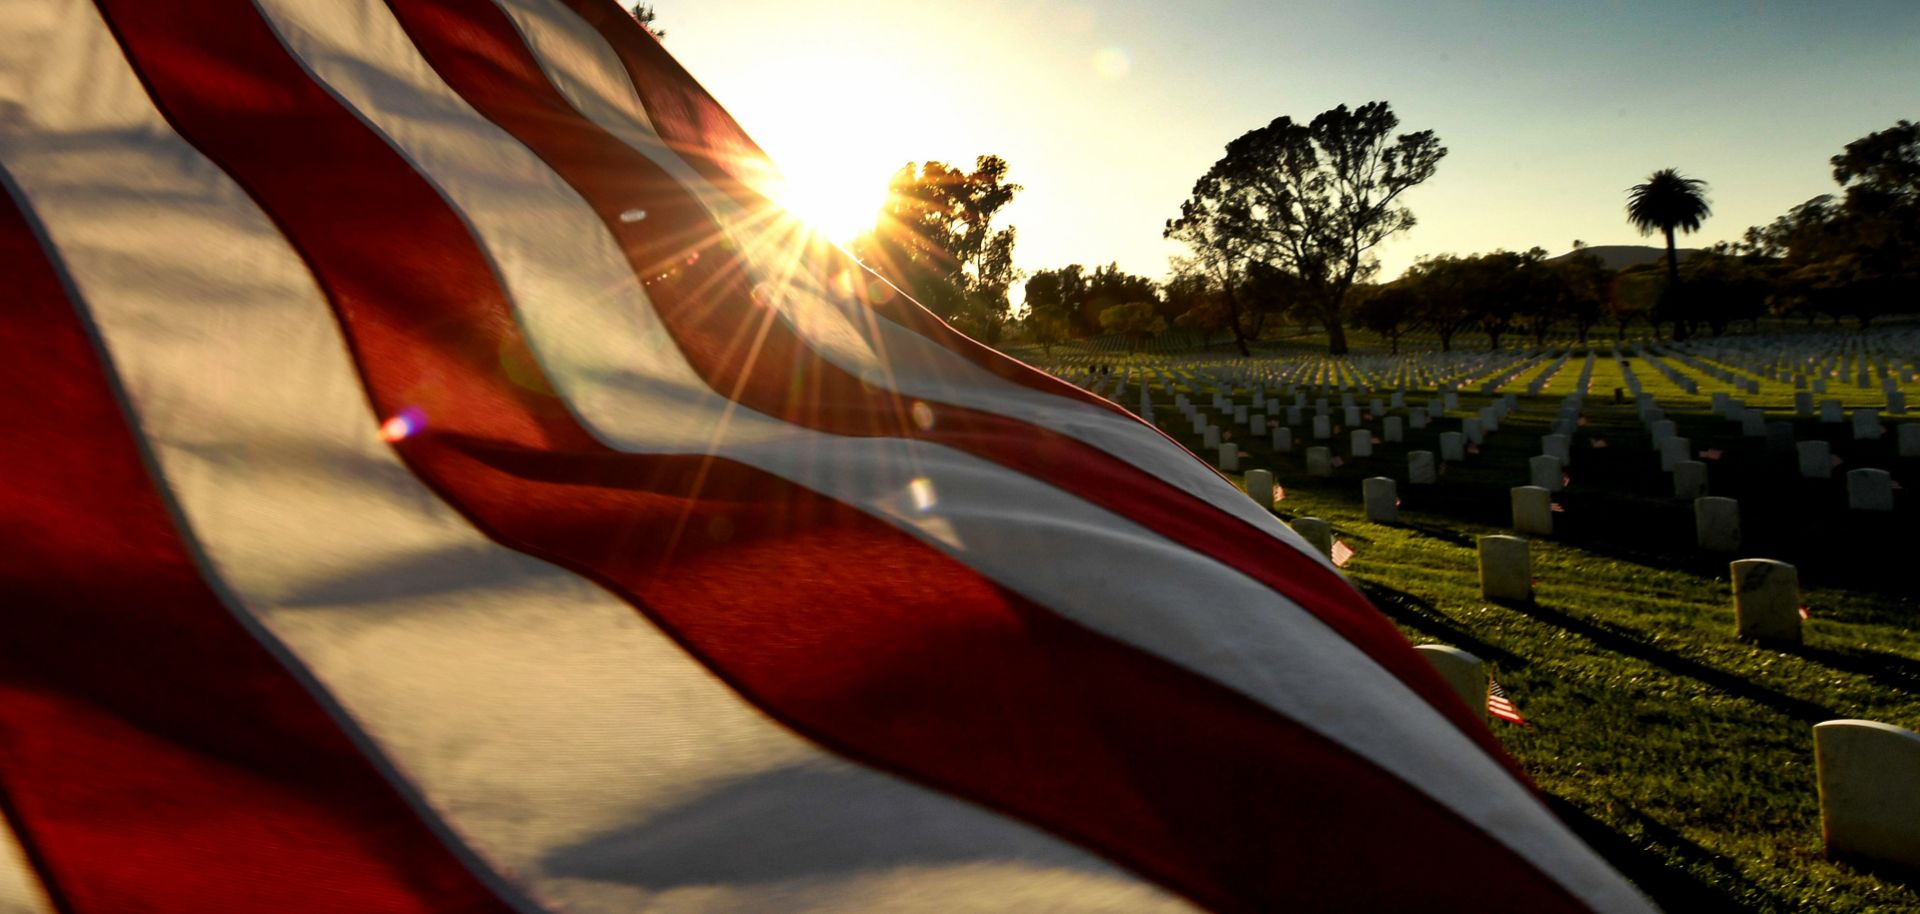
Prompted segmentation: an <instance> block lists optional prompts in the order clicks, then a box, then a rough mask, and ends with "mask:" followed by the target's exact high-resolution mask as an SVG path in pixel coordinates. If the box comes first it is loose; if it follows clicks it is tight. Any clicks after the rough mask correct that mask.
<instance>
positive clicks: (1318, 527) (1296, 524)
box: [1292, 517, 1333, 555]
mask: <svg viewBox="0 0 1920 914" xmlns="http://www.w3.org/2000/svg"><path fill="white" fill-rule="evenodd" d="M1292 526H1293V532H1295V533H1298V534H1300V538H1301V539H1303V540H1306V541H1307V545H1309V546H1312V547H1313V548H1314V549H1317V550H1319V552H1320V554H1321V555H1332V554H1333V525H1332V524H1329V523H1327V522H1326V521H1324V520H1321V519H1320V518H1317V517H1296V518H1294V519H1293V525H1292Z"/></svg>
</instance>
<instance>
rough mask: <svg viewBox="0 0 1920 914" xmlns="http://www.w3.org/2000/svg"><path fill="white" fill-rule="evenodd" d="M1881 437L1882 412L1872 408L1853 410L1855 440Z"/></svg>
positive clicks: (1876, 439) (1874, 439) (1870, 439)
mask: <svg viewBox="0 0 1920 914" xmlns="http://www.w3.org/2000/svg"><path fill="white" fill-rule="evenodd" d="M1879 439H1880V413H1879V411H1877V410H1872V409H1856V410H1854V411H1853V440H1855V441H1878V440H1879Z"/></svg>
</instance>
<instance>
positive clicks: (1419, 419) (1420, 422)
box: [1407, 406, 1427, 429]
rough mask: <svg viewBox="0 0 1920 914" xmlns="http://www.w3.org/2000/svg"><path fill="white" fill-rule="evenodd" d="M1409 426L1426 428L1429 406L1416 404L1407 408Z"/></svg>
mask: <svg viewBox="0 0 1920 914" xmlns="http://www.w3.org/2000/svg"><path fill="white" fill-rule="evenodd" d="M1407 427H1408V428H1412V429H1422V428H1426V427H1427V408H1426V407H1424V406H1416V407H1414V408H1412V409H1410V410H1407Z"/></svg>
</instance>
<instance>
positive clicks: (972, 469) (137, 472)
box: [0, 0, 1648, 914]
mask: <svg viewBox="0 0 1920 914" xmlns="http://www.w3.org/2000/svg"><path fill="white" fill-rule="evenodd" d="M14 7H17V8H9V10H8V14H7V15H6V16H0V112H4V115H3V116H0V263H4V264H6V269H7V278H6V283H7V289H6V293H5V295H6V298H5V305H4V307H3V308H0V379H3V381H4V383H3V384H0V389H3V390H5V391H7V394H6V395H5V396H4V397H0V427H3V428H5V429H6V432H7V433H6V435H5V436H4V438H0V498H3V499H4V503H5V504H6V506H7V516H8V517H9V518H10V519H15V520H17V521H19V522H17V523H14V524H12V525H10V526H9V527H8V528H7V529H8V531H9V535H8V537H7V541H6V542H5V543H4V544H3V545H4V548H0V593H5V595H6V598H5V600H4V601H0V797H4V798H5V800H6V802H5V803H4V805H3V807H0V808H3V809H4V812H3V813H0V909H4V910H7V911H8V912H9V914H14V912H30V914H45V912H52V911H60V912H65V914H117V912H127V911H142V912H159V914H173V912H209V911H212V912H239V911H273V912H291V914H305V912H318V911H355V912H371V914H400V912H429V911H461V912H472V914H481V912H484V914H506V912H514V914H547V912H559V911H567V912H575V914H615V912H625V911H632V910H635V909H639V908H645V907H653V906H665V907H673V908H675V909H679V910H707V911H732V910H797V909H802V908H804V909H806V910H810V911H821V912H834V911H839V912H854V911H869V910H881V909H885V910H890V911H908V912H933V911H947V910H957V909H968V910H1004V909H1009V908H1020V909H1034V910H1038V909H1047V910H1060V911H1069V912H1071V911H1092V910H1096V909H1097V910H1113V909H1125V910H1138V911H1175V910H1191V909H1193V908H1194V907H1196V906H1197V907H1199V908H1202V909H1209V910H1217V911H1251V910H1281V909H1296V908H1297V909H1322V910H1358V909H1374V910H1381V909H1395V908H1402V907H1407V906H1409V905H1412V904H1415V903H1418V904H1421V905H1424V906H1437V907H1441V908H1454V909H1466V908H1473V909H1476V910H1482V909H1489V908H1491V909H1505V910H1511V911H1576V910H1603V911H1643V910H1647V909H1648V908H1647V906H1646V904H1645V902H1644V901H1643V900H1642V899H1641V898H1640V897H1639V896H1638V894H1637V893H1636V892H1635V891H1634V889H1633V888H1632V887H1631V886H1630V885H1628V884H1627V883H1626V882H1625V881H1624V880H1622V879H1621V878H1620V877H1619V876H1618V875H1617V874H1615V873H1613V872H1612V870H1611V869H1610V868H1609V867H1608V866H1607V865H1606V864H1605V863H1604V862H1602V861H1601V860H1600V859H1599V858H1598V857H1597V856H1595V855H1594V854H1592V853H1591V852H1590V851H1588V850H1587V849H1586V848H1585V847H1584V846H1582V845H1581V844H1580V843H1579V842H1578V841H1577V839H1575V838H1574V837H1573V836H1572V835H1571V834H1570V833H1569V832H1568V831H1567V830H1566V829H1565V828H1564V827H1563V826H1562V825H1561V824H1560V823H1559V822H1557V821H1556V820H1555V819H1554V818H1553V817H1552V815H1551V814H1550V813H1548V812H1547V811H1546V808H1545V807H1544V805H1543V804H1541V803H1540V802H1539V800H1538V798H1537V797H1536V796H1535V795H1534V794H1533V793H1532V791H1531V790H1530V789H1529V787H1528V786H1527V784H1526V783H1525V780H1524V778H1523V777H1522V776H1521V775H1520V773H1519V772H1518V769H1517V768H1516V767H1515V766H1514V764H1513V762H1512V761H1511V759H1510V758H1509V757H1508V756H1507V755H1506V754H1505V753H1504V752H1503V751H1502V750H1501V749H1500V747H1499V746H1498V744H1497V743H1496V741H1495V740H1494V739H1493V738H1492V736H1491V734H1490V733H1489V732H1488V731H1487V728H1486V727H1485V726H1484V725H1483V724H1482V723H1481V722H1480V721H1478V720H1475V719H1474V717H1475V715H1472V714H1470V713H1468V711H1467V709H1465V708H1462V707H1460V706H1459V702H1458V701H1456V700H1455V699H1454V698H1452V697H1451V693H1450V692H1449V691H1448V688H1447V686H1446V684H1445V683H1444V682H1443V681H1442V680H1441V679H1440V678H1439V676H1438V675H1437V674H1436V673H1434V671H1433V670H1432V669H1431V668H1429V667H1428V666H1427V665H1426V663H1425V662H1424V661H1423V660H1421V659H1420V658H1419V657H1418V656H1417V655H1416V654H1415V653H1414V652H1413V651H1412V650H1411V649H1410V648H1409V647H1408V645H1407V644H1406V641H1405V639H1404V638H1403V637H1402V636H1401V635H1400V634H1399V632H1398V631H1397V630H1396V629H1395V628H1394V627H1393V625H1392V624H1391V623H1390V622H1389V621H1388V620H1386V619H1385V618H1384V617H1382V616H1381V615H1380V614H1379V613H1378V612H1376V611H1375V610H1374V609H1373V608H1372V607H1371V606H1369V605H1368V604H1367V602H1366V601H1365V599H1364V598H1363V597H1361V596H1360V594H1359V593H1358V592H1357V591H1355V590H1354V589H1353V588H1352V587H1351V586H1350V585H1349V584H1348V583H1347V582H1346V581H1345V580H1344V579H1342V578H1341V577H1340V576H1339V575H1338V574H1336V573H1335V572H1334V571H1333V570H1332V569H1330V568H1328V567H1327V566H1326V564H1325V563H1324V562H1323V561H1322V560H1321V559H1320V557H1318V556H1316V555H1314V554H1312V552H1311V548H1312V547H1310V546H1308V545H1307V544H1306V543H1305V542H1304V541H1303V540H1302V539H1300V538H1299V537H1298V536H1296V535H1295V534H1293V533H1292V532H1291V531H1290V530H1288V529H1287V528H1286V527H1285V526H1284V525H1282V524H1281V523H1280V522H1279V521H1278V520H1277V519H1276V518H1274V517H1272V516H1271V514H1270V513H1269V512H1266V511H1264V510H1262V509H1261V508H1260V507H1259V506H1258V505H1256V504H1255V503H1254V502H1253V500H1252V499H1249V498H1247V497H1245V495H1243V494H1241V493H1239V492H1238V491H1237V490H1236V489H1234V488H1233V486H1232V485H1231V484H1230V483H1228V482H1226V481H1225V480H1224V479H1223V478H1221V477H1220V475H1219V474H1217V473H1215V472H1214V471H1213V470H1211V469H1210V468H1209V467H1208V466H1206V465H1205V464H1204V463H1203V462H1201V461H1199V460H1196V459H1195V458H1194V456H1193V455H1192V454H1190V453H1188V452H1187V451H1186V450H1184V449H1183V448H1181V447H1180V446H1179V445H1178V444H1176V443H1174V442H1173V441H1172V440H1170V439H1168V438H1166V437H1165V436H1163V435H1161V434H1160V433H1159V432H1157V431H1155V430H1154V429H1153V428H1151V427H1150V426H1147V425H1145V424H1143V423H1141V422H1139V421H1138V420H1137V419H1135V418H1133V417H1132V416H1130V415H1128V414H1127V413H1126V412H1125V411H1124V410H1122V409H1120V408H1119V407H1116V406H1114V405H1112V404H1110V403H1107V402H1105V401H1102V400H1100V399H1098V398H1096V397H1093V396H1090V395H1088V394H1086V393H1085V392H1084V391H1080V390H1079V389H1078V388H1075V387H1074V386H1072V385H1071V384H1068V383H1065V382H1062V381H1058V380H1055V379H1053V378H1050V377H1048V376H1046V375H1044V374H1042V373H1040V372H1037V371H1034V370H1032V369H1030V368H1028V367H1026V366H1024V365H1022V364H1020V363H1018V362H1015V361H1013V360H1011V359H1008V358H1005V357H1003V356H1001V355H1000V354H998V353H996V352H994V351H992V350H989V349H987V348H985V347H983V346H981V345H979V344H977V343H975V342H973V341H972V340H969V339H967V338H965V337H963V336H961V335H960V334H958V333H957V332H955V331H954V330H953V329H951V328H950V327H948V326H947V325H945V324H944V323H942V322H941V321H939V320H937V319H935V318H934V317H933V316H932V315H931V314H930V313H929V312H927V311H925V310H923V309H922V308H920V307H919V306H918V305H917V304H915V303H914V302H913V301H911V300H909V299H908V298H907V297H906V296H904V295H902V294H900V293H899V292H898V291H897V290H896V289H895V288H894V287H893V286H891V285H889V284H888V283H887V282H885V281H884V280H882V279H881V278H879V277H878V276H875V275H873V274H871V273H869V272H867V271H866V270H865V269H864V268H863V267H862V266H861V265H860V264H858V263H855V262H853V261H852V260H850V259H849V258H847V257H846V256H845V255H844V254H842V253H841V252H839V251H838V250H837V249H836V248H834V247H833V246H831V245H828V244H826V243H824V242H822V241H821V240H820V239H819V238H817V237H816V236H814V235H813V234H812V233H811V232H810V231H809V230H808V229H806V228H805V227H804V226H803V225H802V224H800V223H799V222H798V221H796V220H794V219H792V218H791V217H789V216H787V215H786V214H785V213H784V212H782V211H780V210H779V209H778V208H777V207H774V206H772V205H770V204H769V203H768V201H767V199H766V198H765V197H764V196H763V195H762V194H761V193H760V190H759V188H760V187H762V186H763V184H764V182H765V180H766V179H767V176H768V175H769V174H770V173H771V171H770V167H769V166H768V164H767V163H766V161H765V159H764V157H763V156H761V154H760V153H759V152H758V150H757V149H756V148H755V146H754V145H753V143H752V142H751V140H749V139H748V138H747V136H746V134H745V133H744V132H742V131H741V129H740V128H739V127H738V126H737V125H736V124H735V123H734V122H733V121H732V119H731V118H730V117H729V116H728V115H727V113H726V112H725V110H723V109H722V108H721V107H720V106H719V105H718V104H716V103H715V102H714V100H713V99H712V98H710V97H708V95H707V94H706V93H705V92H704V91H703V90H702V89H701V88H700V86H699V85H698V84H697V83H696V82H695V81H694V80H693V79H692V77H691V76H689V75H688V74H687V73H686V72H684V71H683V70H682V69H681V68H680V67H679V65H678V64H677V63H676V62H675V61H674V60H673V59H672V58H671V57H670V56H668V55H667V53H666V52H665V50H664V49H663V48H662V47H661V45H659V44H658V43H657V42H656V41H654V39H653V38H652V37H650V36H649V35H648V34H646V32H645V31H644V30H643V29H642V28H641V27H640V26H639V24H637V23H636V22H635V21H634V20H633V19H632V18H631V17H630V16H628V15H627V14H626V13H624V12H623V11H621V10H620V9H619V8H618V7H616V6H615V5H614V4H612V3H610V2H605V0H499V2H492V0H436V2H429V0H382V2H373V0H330V2H324V3H311V2H309V3H301V2H294V0H260V2H257V3H255V2H240V0H191V2H189V0H97V2H95V3H75V2H54V0H48V2H30V3H27V4H15V5H14ZM820 104H821V106H822V108H821V111H820V112H819V117H820V121H821V123H822V125H823V126H824V125H840V127H843V128H844V127H846V125H849V124H855V123H857V124H859V125H861V126H859V127H858V128H857V129H859V130H883V129H887V128H886V126H885V124H884V113H880V112H855V111H848V110H844V109H835V108H833V107H832V106H831V104H830V103H829V102H828V101H826V100H821V101H820ZM20 519H31V520H30V521H26V520H20ZM29 522H30V523H31V524H32V525H33V526H32V528H31V530H28V528H27V527H25V526H24V524H26V523H29ZM1164 582H1178V586H1177V587H1174V586H1166V585H1165V583H1164ZM1276 671H1285V673H1284V675H1282V674H1277V673H1276ZM1435 759H1444V760H1445V762H1446V763H1445V764H1444V765H1436V764H1434V760H1435ZM1142 771H1150V772H1152V773H1153V775H1154V776H1153V777H1152V778H1150V779H1143V778H1141V777H1140V776H1139V775H1140V772H1142ZM1196 836H1199V837H1196ZM29 851H30V852H29ZM1329 860H1345V861H1348V863H1349V865H1350V866H1351V868H1352V872H1350V873H1347V874H1345V875H1346V876H1347V877H1349V878H1328V877H1329V875H1335V876H1338V875H1340V874H1329V873H1328V872H1326V871H1325V870H1324V868H1323V866H1324V864H1325V862H1326V861H1329ZM1382 860H1392V861H1393V864H1392V865H1391V866H1383V865H1381V864H1380V861H1382ZM1490 869H1491V870H1492V871H1493V872H1494V873H1495V875H1497V877H1498V884H1499V886H1500V891H1499V892H1498V893H1496V894H1493V895H1490V894H1489V893H1488V892H1487V891H1486V885H1487V882H1488V880H1487V876H1488V871H1489V870H1490Z"/></svg>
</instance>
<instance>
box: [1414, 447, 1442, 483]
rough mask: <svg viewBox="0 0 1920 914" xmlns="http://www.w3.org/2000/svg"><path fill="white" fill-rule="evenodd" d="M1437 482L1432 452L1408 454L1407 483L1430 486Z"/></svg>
mask: <svg viewBox="0 0 1920 914" xmlns="http://www.w3.org/2000/svg"><path fill="white" fill-rule="evenodd" d="M1435 481H1437V474H1435V473H1434V466H1433V452H1432V451H1412V452H1410V453H1408V454H1407V482H1409V483H1411V484H1413V485H1416V486H1430V485H1433V484H1434V482H1435Z"/></svg>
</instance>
